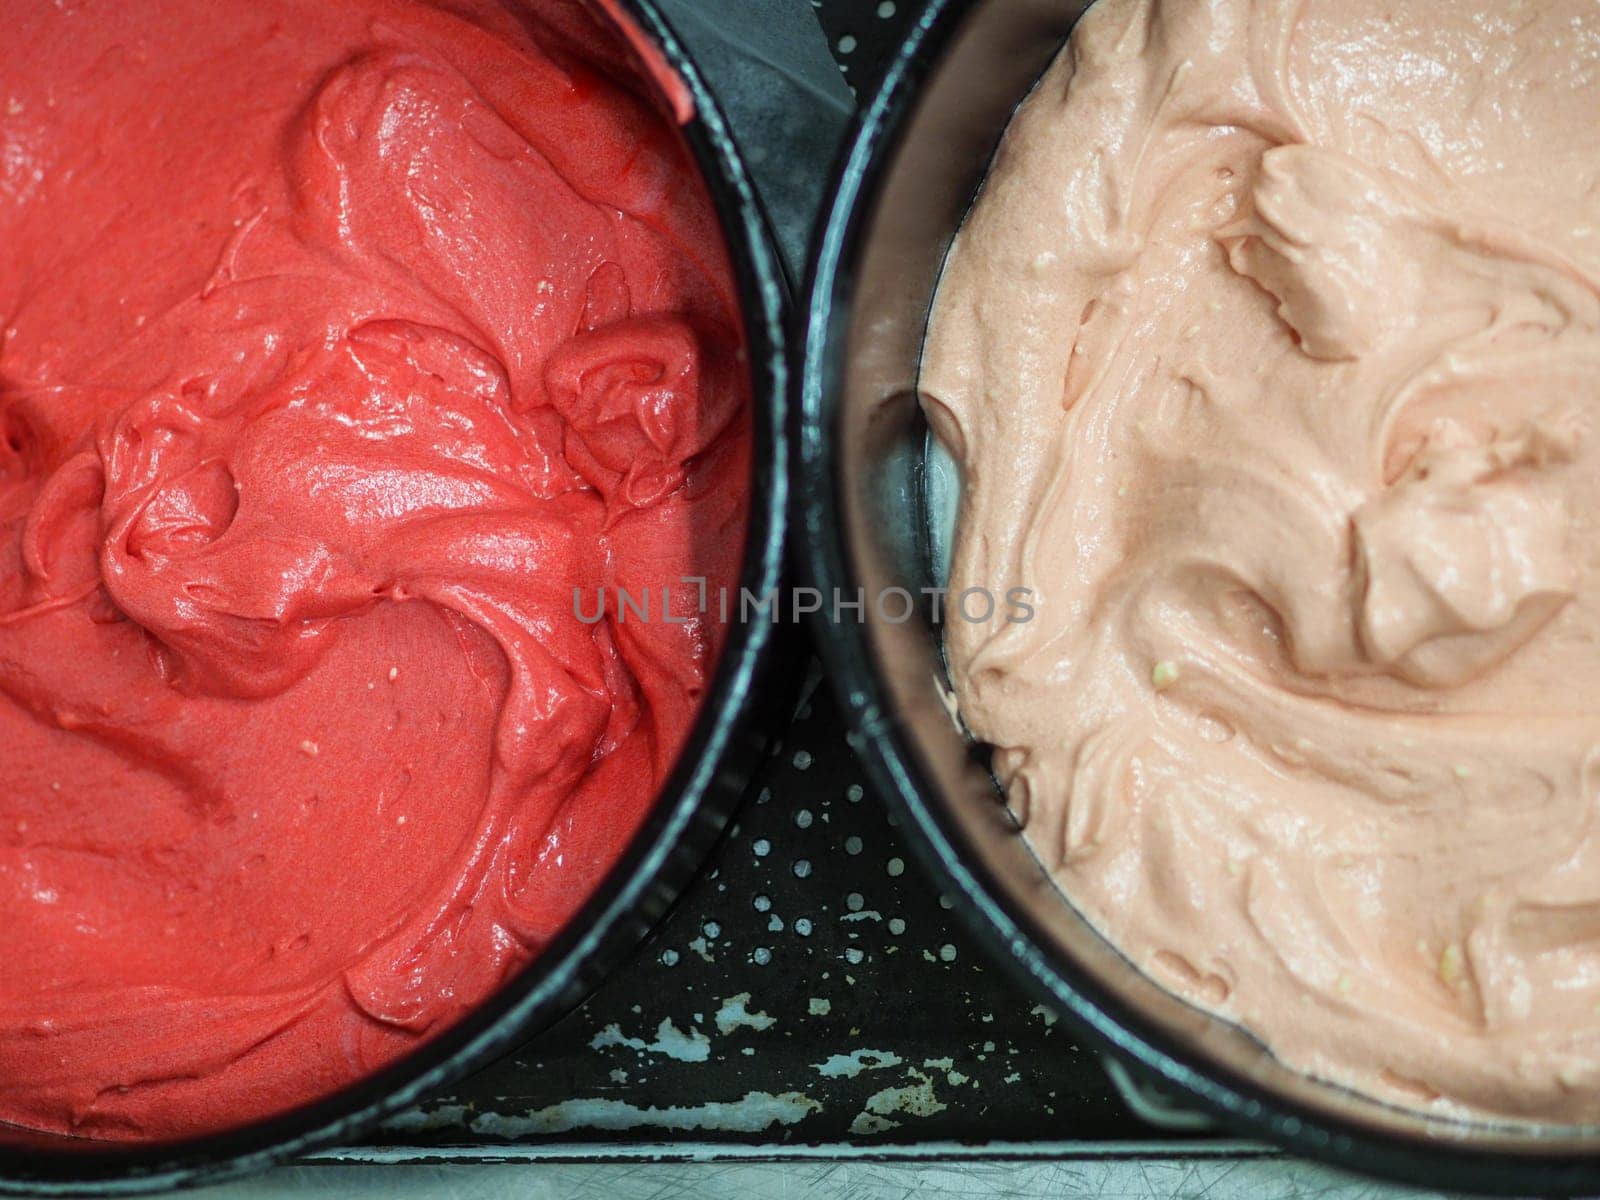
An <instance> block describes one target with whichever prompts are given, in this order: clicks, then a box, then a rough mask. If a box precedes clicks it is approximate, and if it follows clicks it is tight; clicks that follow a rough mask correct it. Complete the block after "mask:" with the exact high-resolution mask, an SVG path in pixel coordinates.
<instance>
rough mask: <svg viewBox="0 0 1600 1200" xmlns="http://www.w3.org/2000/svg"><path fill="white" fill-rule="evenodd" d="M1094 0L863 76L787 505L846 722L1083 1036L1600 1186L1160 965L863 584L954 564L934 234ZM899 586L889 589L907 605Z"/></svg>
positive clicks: (967, 898)
mask: <svg viewBox="0 0 1600 1200" xmlns="http://www.w3.org/2000/svg"><path fill="white" fill-rule="evenodd" d="M1084 7H1086V5H1085V4H1084V3H1083V0H979V2H972V0H931V2H930V3H928V4H927V5H926V6H925V8H924V9H923V11H922V12H921V13H920V15H919V17H918V18H917V20H916V21H915V23H914V25H913V26H912V28H911V30H910V32H909V33H908V35H907V36H906V38H905V40H904V41H903V43H902V44H901V45H900V46H899V48H898V50H897V51H895V52H894V53H893V55H892V57H891V59H890V61H889V63H888V65H887V67H886V70H885V74H884V78H883V82H882V85H881V87H880V89H879V90H878V92H877V93H876V94H875V95H874V96H872V97H870V98H867V97H863V98H862V104H861V111H860V114H859V116H858V118H857V122H856V125H855V127H854V129H853V131H852V133H851V135H850V137H849V138H848V140H847V144H846V146H845V149H844V152H843V155H842V157H841V160H840V164H839V167H838V172H837V178H836V186H835V189H834V191H833V193H832V197H833V198H832V202H831V208H830V209H829V211H827V212H826V213H825V214H824V216H823V221H822V225H821V227H820V231H819V235H818V239H817V244H816V247H815V250H814V257H813V263H812V268H811V272H810V276H809V280H808V284H807V289H806V293H805V295H804V303H805V306H806V307H805V310H804V313H803V315H804V319H805V335H804V337H805V344H804V352H803V361H802V363H801V364H800V368H799V370H798V372H797V381H796V388H797V390H796V395H797V403H796V410H797V413H796V415H797V422H798V425H797V433H796V439H795V445H796V452H797V459H796V462H797V470H796V489H797V504H796V519H795V520H796V526H797V536H798V538H799V539H800V541H801V543H802V546H801V549H802V553H803V557H804V560H805V566H804V569H803V573H805V574H808V575H809V579H807V580H805V582H808V583H809V584H811V585H813V586H815V587H816V588H818V589H820V591H821V592H822V594H823V595H824V596H829V595H833V594H835V592H836V591H837V592H838V593H840V594H842V595H844V596H846V597H849V598H854V597H856V596H857V594H858V591H860V590H861V589H864V591H865V594H866V596H867V597H868V598H869V603H868V604H867V606H866V620H865V621H862V622H858V621H855V620H844V621H828V620H822V621H819V622H818V623H817V625H816V633H817V639H818V643H819V649H820V651H821V653H822V656H823V659H824V663H825V666H826V669H827V673H828V675H829V676H830V678H831V682H832V683H833V685H834V687H835V689H836V691H837V694H838V697H839V701H840V704H841V706H842V707H843V709H844V710H845V720H846V723H847V725H848V726H849V728H850V731H851V742H852V745H853V746H854V747H855V748H856V749H857V751H858V752H859V753H860V755H861V757H862V759H863V761H864V764H865V766H866V768H867V770H868V771H869V773H870V774H871V776H872V777H873V779H874V782H875V783H876V785H877V786H878V787H879V789H880V790H881V791H882V792H883V793H884V794H885V795H886V796H888V797H889V798H890V799H891V801H892V803H893V805H894V806H895V807H896V808H897V810H898V811H899V813H900V815H901V820H902V824H904V825H905V826H906V827H908V829H909V830H910V831H911V832H912V834H913V835H914V836H913V837H912V839H911V840H912V843H913V846H914V847H915V848H916V849H917V850H919V851H920V852H921V854H922V856H923V857H924V858H925V859H926V861H927V863H928V865H929V866H930V867H931V868H932V869H933V870H934V871H936V872H939V873H940V874H942V875H943V876H944V878H945V879H946V880H947V881H948V884H949V887H950V890H951V891H952V892H953V893H954V894H955V896H956V898H957V907H958V908H960V909H961V910H962V911H963V912H964V913H965V915H966V916H967V917H969V918H970V922H971V924H972V926H973V928H974V929H975V931H976V932H977V933H978V934H979V935H981V936H982V938H983V939H984V940H985V941H986V942H987V943H988V945H989V946H990V947H991V949H992V950H993V952H994V954H995V955H996V956H997V957H998V958H999V959H1002V960H1004V961H1005V962H1006V963H1008V964H1009V965H1010V966H1011V967H1012V968H1014V970H1015V973H1016V974H1017V976H1018V977H1019V978H1021V979H1022V980H1023V981H1024V982H1025V984H1026V985H1027V986H1028V987H1030V988H1032V989H1033V990H1034V991H1035V992H1036V993H1037V994H1038V995H1039V996H1041V997H1042V998H1044V999H1045V1000H1046V1001H1047V1002H1048V1003H1050V1004H1051V1005H1053V1006H1054V1007H1055V1008H1056V1009H1058V1010H1059V1011H1060V1012H1061V1013H1062V1014H1063V1016H1065V1017H1067V1018H1069V1019H1070V1020H1071V1021H1072V1022H1074V1023H1075V1025H1076V1026H1077V1028H1078V1031H1079V1032H1080V1033H1081V1034H1082V1035H1083V1036H1084V1037H1086V1038H1087V1039H1088V1040H1090V1041H1091V1042H1092V1043H1094V1044H1097V1045H1099V1046H1101V1047H1103V1048H1105V1049H1107V1050H1109V1051H1111V1052H1112V1053H1113V1054H1114V1055H1116V1056H1120V1057H1121V1058H1122V1059H1123V1060H1125V1061H1126V1062H1129V1063H1132V1064H1134V1065H1135V1067H1136V1069H1137V1070H1138V1071H1140V1072H1144V1073H1147V1074H1148V1075H1150V1076H1153V1077H1154V1078H1155V1079H1156V1080H1158V1081H1160V1082H1161V1083H1163V1084H1165V1085H1166V1086H1167V1087H1169V1088H1171V1089H1173V1090H1175V1091H1176V1092H1177V1093H1179V1094H1180V1095H1182V1096H1185V1097H1187V1098H1189V1099H1190V1100H1191V1101H1192V1103H1193V1104H1194V1105H1195V1106H1197V1107H1199V1108H1202V1109H1203V1110H1206V1111H1209V1112H1211V1113H1213V1114H1214V1115H1215V1116H1217V1117H1218V1118H1220V1119H1221V1120H1222V1121H1223V1122H1224V1123H1225V1124H1227V1125H1229V1126H1231V1127H1233V1128H1234V1129H1237V1130H1239V1131H1242V1132H1244V1133H1246V1134H1249V1135H1252V1136H1260V1137H1265V1138H1269V1139H1271V1140H1273V1141H1275V1142H1277V1143H1279V1144H1280V1145H1282V1146H1284V1147H1286V1148H1288V1149H1290V1150H1293V1151H1295V1152H1297V1153H1301V1154H1306V1155H1309V1156H1312V1157H1316V1158H1319V1159H1323V1160H1326V1161H1328V1162H1332V1163H1336V1164H1338V1165H1341V1166H1344V1167H1347V1168H1350V1169H1355V1170H1360V1171H1365V1172H1369V1173H1374V1174H1379V1175H1384V1176H1388V1177H1391V1178H1394V1179H1398V1180H1403V1181H1406V1182H1410V1183H1416V1184H1424V1185H1427V1186H1431V1187H1454V1188H1461V1189H1466V1190H1473V1191H1494V1192H1504V1193H1529V1192H1539V1193H1551V1192H1566V1193H1571V1192H1580V1191H1586V1190H1587V1191H1593V1190H1596V1189H1600V1131H1594V1130H1583V1129H1575V1128H1562V1129H1553V1128H1540V1129H1533V1128H1530V1127H1527V1126H1509V1125H1506V1126H1502V1125H1494V1126H1490V1125H1469V1124H1465V1123H1460V1122H1456V1121H1452V1120H1449V1119H1445V1118H1442V1117H1433V1116H1427V1115H1423V1114H1420V1113H1417V1112H1411V1111H1405V1110H1402V1109H1399V1108H1395V1107H1390V1106H1388V1105H1385V1104H1383V1103H1381V1102H1378V1101H1375V1100H1373V1099H1370V1098H1368V1097H1365V1096H1361V1095H1358V1094H1355V1093H1353V1092H1350V1091H1346V1090H1344V1089H1341V1088H1337V1087H1334V1086H1332V1085H1328V1084H1324V1083H1321V1082H1318V1081H1316V1080H1313V1079H1311V1078H1308V1077H1306V1076H1303V1075H1301V1074H1299V1073H1297V1072H1294V1071H1292V1070H1290V1069H1288V1068H1286V1067H1285V1066H1283V1065H1282V1064H1281V1063H1279V1062H1278V1061H1277V1060H1276V1059H1274V1058H1273V1057H1272V1056H1271V1055H1270V1054H1269V1053H1268V1052H1267V1051H1266V1050H1265V1048H1264V1047H1263V1046H1262V1045H1261V1044H1260V1043H1259V1042H1258V1041H1256V1040H1254V1039H1253V1038H1251V1037H1250V1036H1248V1035H1247V1034H1245V1033H1244V1032H1242V1031H1241V1030H1239V1029H1238V1028H1237V1027H1235V1026H1232V1025H1230V1024H1227V1023H1225V1022H1223V1021H1220V1020H1218V1019H1216V1018H1213V1017H1210V1016H1208V1015H1206V1014H1204V1013H1202V1012H1200V1011H1198V1010H1196V1009H1194V1008H1192V1007H1190V1006H1188V1005H1186V1004H1184V1003H1183V1002H1182V1001H1180V1000H1178V999H1177V998H1175V997H1174V996H1172V995H1171V994H1169V993H1167V992H1166V991H1164V990H1163V989H1161V988H1160V987H1158V986H1157V985H1156V984H1154V983H1153V982H1151V981H1150V980H1149V979H1148V978H1146V977H1145V976H1144V975H1143V974H1141V973H1140V972H1139V971H1138V970H1136V969H1135V968H1134V967H1133V965H1132V964H1131V963H1129V962H1128V961H1127V960H1126V959H1125V958H1123V957H1122V956H1121V955H1119V954H1118V953H1117V952H1116V951H1115V950H1114V949H1113V948H1112V947H1111V945H1110V944H1109V943H1108V942H1106V941H1105V940H1104V939H1103V938H1102V937H1101V936H1100V935H1099V934H1098V933H1096V931H1095V930H1094V929H1092V928H1091V927H1090V926H1089V924H1088V923H1087V922H1086V921H1085V920H1084V919H1083V918H1082V917H1081V916H1079V914H1078V913H1077V912H1076V911H1075V910H1074V909H1073V908H1072V906H1071V905H1070V904H1069V903H1068V902H1067V901H1066V900H1065V898H1064V896H1063V895H1062V894H1061V893H1060V891H1059V890H1058V889H1057V888H1056V887H1054V886H1053V885H1052V883H1051V882H1050V880H1049V879H1048V877H1047V876H1046V874H1045V872H1044V870H1043V868H1042V867H1041V866H1040V864H1039V862H1038V861H1037V859H1036V858H1035V857H1034V856H1033V855H1032V854H1031V853H1030V851H1029V849H1028V847H1027V846H1026V844H1025V842H1024V841H1023V838H1022V837H1021V836H1020V831H1019V829H1018V826H1017V824H1016V822H1015V821H1014V820H1013V819H1012V817H1011V816H1010V814H1009V812H1008V811H1007V809H1006V807H1005V805H1004V803H1003V800H1002V797H1001V795H1000V794H999V791H998V789H997V787H996V784H995V781H994V779H993V777H992V775H991V774H990V772H989V769H988V759H987V754H986V752H985V749H984V748H983V747H981V746H977V745H974V744H973V743H972V742H970V741H969V740H968V739H967V738H966V737H965V736H964V735H963V734H962V733H961V732H960V731H959V730H958V728H957V727H956V725H955V724H954V723H953V722H952V720H951V719H950V716H949V713H948V711H947V708H946V701H945V699H944V697H943V696H942V695H941V684H942V681H943V680H944V669H943V664H942V658H941V649H940V646H941V639H940V632H939V629H938V627H937V622H936V621H935V620H934V619H933V614H932V612H931V611H930V608H931V605H930V604H929V602H928V600H927V598H924V601H923V605H922V609H921V611H920V612H919V613H918V614H917V615H916V616H915V617H914V618H913V619H911V620H909V621H906V622H904V623H902V624H891V623H889V622H887V621H885V620H882V619H881V618H879V617H878V616H877V615H876V613H875V606H874V605H873V604H872V603H871V602H870V598H871V597H874V596H876V595H878V594H880V593H882V592H883V591H884V590H885V589H888V588H895V587H898V588H903V589H906V590H908V591H910V592H911V593H912V594H913V595H915V594H917V593H918V591H919V589H923V588H933V587H936V586H937V585H938V583H939V582H940V581H939V580H938V579H936V578H935V572H934V567H933V557H934V556H933V553H932V546H933V542H932V539H931V538H930V534H929V528H930V521H929V513H928V502H927V497H926V494H925V483H926V477H925V471H926V453H927V448H928V442H927V438H928V433H927V428H926V425H925V424H924V422H923V421H922V418H921V414H920V410H919V407H918V404H917V396H916V379H917V366H918V358H919V353H920V349H921V342H922V337H923V331H924V326H925V323H926V318H927V313H928V305H929V301H930V299H931V297H932V294H933V291H934V288H935V285H936V283H937V280H938V275H939V272H940V269H941V266H942V263H943V259H944V255H945V253H946V250H947V248H948V246H949V244H950V241H951V238H952V236H953V235H954V233H955V231H956V229H957V227H958V226H959V224H960V222H961V220H962V218H963V216H964V215H965V213H966V211H967V209H968V207H969V205H970V203H971V201H972V198H973V196H974V194H975V191H976V189H977V187H978V185H979V183H980V182H981V180H982V178H983V176H984V173H985V171H986V170H987V167H988V164H989V161H990V158H991V156H992V154H993V152H994V149H995V147H996V144H997V143H998V141H999V138H1000V135H1001V132H1002V131H1003V129H1004V127H1005V125H1006V123H1007V120H1008V119H1009V117H1010V115H1011V113H1012V112H1013V111H1014V109H1015V107H1016V105H1017V103H1018V102H1019V100H1020V99H1021V98H1022V97H1023V96H1024V95H1025V94H1026V93H1027V91H1028V90H1029V88H1030V87H1031V86H1032V84H1033V83H1034V82H1035V81H1036V80H1037V79H1038V77H1039V75H1040V74H1041V72H1042V71H1043V70H1044V68H1045V67H1046V66H1047V64H1048V63H1049V61H1050V60H1051V58H1052V57H1053V56H1054V54H1055V53H1056V52H1057V50H1059V48H1060V47H1061V46H1062V44H1063V42H1064V40H1065V38H1066V37H1067V35H1068V33H1069V32H1070V29H1071V27H1072V25H1073V23H1074V21H1075V20H1076V18H1077V16H1078V15H1079V14H1080V13H1081V12H1082V10H1083V9H1084ZM901 606H902V605H901V602H900V601H899V600H898V599H897V600H896V601H895V603H894V605H893V606H891V608H892V609H893V611H894V613H895V615H898V611H899V608H900V607H901Z"/></svg>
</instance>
